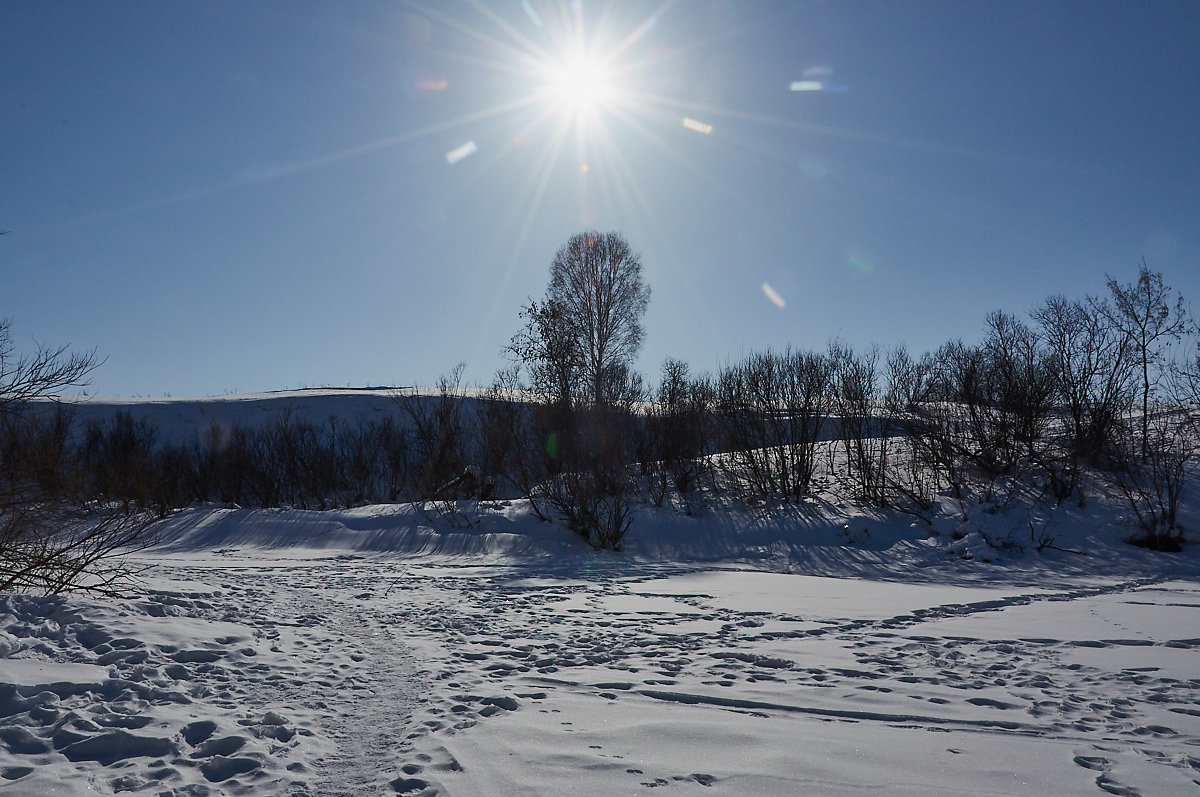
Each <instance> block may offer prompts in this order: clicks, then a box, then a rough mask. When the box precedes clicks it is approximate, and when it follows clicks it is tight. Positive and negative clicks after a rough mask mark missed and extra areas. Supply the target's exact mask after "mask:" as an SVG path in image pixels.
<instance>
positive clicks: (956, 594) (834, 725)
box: [0, 502, 1200, 797]
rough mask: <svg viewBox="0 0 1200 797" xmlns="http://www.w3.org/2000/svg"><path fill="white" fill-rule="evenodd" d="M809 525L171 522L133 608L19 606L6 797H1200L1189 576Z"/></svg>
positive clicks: (1130, 557)
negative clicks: (603, 549) (589, 530)
mask: <svg viewBox="0 0 1200 797" xmlns="http://www.w3.org/2000/svg"><path fill="white" fill-rule="evenodd" d="M804 511H805V510H803V509H802V510H800V511H799V514H795V515H792V516H790V517H784V518H782V519H781V520H779V521H778V522H772V521H771V520H770V518H767V517H766V516H760V515H757V514H753V513H743V514H741V515H721V516H718V517H713V518H701V519H696V518H686V517H681V516H678V515H674V514H672V513H669V512H661V513H657V514H655V513H653V512H651V511H647V512H644V513H643V515H642V516H640V517H639V519H638V522H637V524H636V525H635V530H634V533H633V535H632V536H631V537H630V540H629V545H628V549H627V551H626V553H624V554H611V553H610V554H594V553H591V552H589V551H588V550H587V549H586V548H585V547H584V546H582V544H580V543H578V541H573V540H572V538H571V537H570V535H569V534H568V533H567V532H566V531H565V530H564V529H562V528H561V527H558V526H557V525H555V524H542V523H538V522H536V521H535V520H533V519H532V518H531V517H530V516H529V514H528V510H527V509H525V508H523V507H522V506H521V504H519V503H518V502H511V503H510V502H496V503H495V504H492V505H489V506H487V507H482V506H481V507H477V508H475V509H474V510H473V514H472V515H471V518H472V525H471V526H470V527H468V528H461V527H457V526H453V527H452V526H445V527H441V526H438V525H437V520H438V515H436V513H427V512H422V511H420V510H419V509H418V508H414V507H410V506H379V507H361V508H358V509H353V510H344V511H330V512H302V511H296V510H264V511H247V510H232V509H222V508H216V507H200V508H196V509H193V510H188V511H186V512H182V513H179V514H177V515H175V516H172V517H171V518H169V519H168V520H167V521H165V522H164V524H163V528H162V532H163V533H162V545H161V547H159V548H156V549H154V550H152V551H150V552H147V553H144V554H142V555H140V556H139V557H138V558H137V560H136V561H137V562H139V563H144V564H148V565H151V566H152V570H151V571H150V573H149V576H148V581H147V587H148V590H147V591H146V592H145V594H143V595H140V596H138V597H135V598H133V599H131V600H127V601H112V600H91V599H83V598H69V599H60V598H36V597H30V596H15V595H7V596H0V794H12V795H22V796H24V795H29V796H30V797H41V795H72V796H73V795H83V794H88V795H91V794H97V793H99V794H123V793H131V794H147V795H155V796H156V797H158V796H160V795H161V796H164V797H184V796H185V795H186V796H188V797H206V796H209V795H211V796H214V797H215V796H216V795H267V796H268V797H270V796H272V795H287V796H288V797H317V796H318V795H321V797H326V796H327V795H333V797H357V796H358V795H394V794H402V795H421V796H422V797H433V796H434V795H448V796H450V797H462V796H464V795H480V794H487V795H530V794H532V795H543V794H572V795H611V794H645V793H647V790H648V789H652V790H658V789H665V791H664V792H662V793H667V794H674V793H678V794H705V795H713V794H726V795H746V794H761V795H790V794H850V795H853V794H880V793H886V794H913V795H916V794H934V795H952V794H953V795H962V794H976V795H986V794H1006V795H1007V794H1028V795H1045V794H1056V795H1072V794H1079V795H1084V794H1093V795H1094V794H1105V793H1108V794H1123V795H1132V794H1141V795H1151V794H1153V795H1160V794H1162V795H1174V794H1194V793H1196V789H1197V786H1198V784H1200V752H1198V751H1200V626H1197V625H1196V620H1195V618H1196V617H1197V616H1198V615H1197V610H1198V609H1200V586H1198V584H1200V581H1198V579H1197V578H1196V575H1197V572H1198V568H1197V567H1196V564H1197V562H1196V559H1195V556H1194V555H1192V554H1190V553H1186V552H1185V554H1180V555H1166V554H1154V553H1151V552H1146V551H1142V550H1140V549H1135V548H1132V547H1130V546H1127V545H1124V544H1123V543H1120V542H1115V541H1113V540H1112V539H1111V535H1110V537H1104V536H1096V535H1094V534H1091V532H1089V531H1088V526H1087V525H1086V524H1082V523H1076V524H1074V525H1071V524H1069V523H1066V522H1060V525H1061V527H1062V528H1063V532H1062V537H1063V541H1064V545H1065V546H1070V547H1073V548H1078V549H1080V550H1086V551H1087V552H1088V555H1087V556H1082V555H1074V554H1067V553H1063V552H1049V553H1045V554H1036V555H1030V554H1028V553H1026V552H1021V551H1018V550H1002V549H996V551H997V553H998V554H999V555H1000V558H999V559H998V560H997V561H994V562H988V563H983V562H980V561H978V560H977V559H976V560H973V561H964V560H963V559H962V558H961V552H958V551H956V550H954V545H955V542H954V540H953V538H952V537H950V538H947V537H939V536H937V535H934V536H930V534H929V531H928V527H924V528H923V529H922V528H920V527H918V526H916V525H914V524H912V523H911V520H910V519H907V518H897V519H894V520H889V519H888V518H886V517H878V516H867V515H858V516H845V517H842V516H836V515H833V514H831V515H830V516H829V517H825V518H824V520H822V519H821V518H820V517H815V516H812V515H810V514H804ZM823 511H825V512H826V513H829V512H830V510H829V509H828V508H826V509H825V510H823ZM1016 520H1018V521H1019V520H1020V518H1017V519H1016ZM980 522H983V523H987V522H993V523H1006V524H1010V525H1014V526H1016V527H1019V526H1020V523H1019V522H1016V521H1014V520H1013V519H1012V518H1007V517H1004V516H1003V515H986V516H984V517H983V518H982V519H981V521H980ZM822 524H824V525H822ZM847 527H852V528H854V529H858V532H857V533H856V539H857V542H856V543H854V544H847V540H846V539H845V535H844V534H843V533H842V532H840V531H838V530H839V529H845V528H847ZM984 530H987V529H984ZM994 537H995V535H994V534H993V538H994ZM653 793H656V794H657V793H659V792H657V791H655V792H653Z"/></svg>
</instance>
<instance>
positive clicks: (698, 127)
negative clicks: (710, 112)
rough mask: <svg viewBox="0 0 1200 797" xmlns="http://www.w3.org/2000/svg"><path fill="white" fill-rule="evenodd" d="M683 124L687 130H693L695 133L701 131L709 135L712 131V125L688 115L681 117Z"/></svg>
mask: <svg viewBox="0 0 1200 797" xmlns="http://www.w3.org/2000/svg"><path fill="white" fill-rule="evenodd" d="M683 126H684V127H686V128H687V129H688V130H695V131H696V132H697V133H703V134H704V135H706V136H707V135H710V134H711V133H712V131H713V126H712V125H710V124H705V123H704V122H700V121H697V120H696V119H693V118H692V117H690V116H685V117H683Z"/></svg>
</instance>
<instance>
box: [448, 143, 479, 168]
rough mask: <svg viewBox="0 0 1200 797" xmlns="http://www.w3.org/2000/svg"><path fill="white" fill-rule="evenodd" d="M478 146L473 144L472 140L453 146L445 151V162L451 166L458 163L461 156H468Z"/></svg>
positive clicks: (472, 153) (473, 152)
mask: <svg viewBox="0 0 1200 797" xmlns="http://www.w3.org/2000/svg"><path fill="white" fill-rule="evenodd" d="M478 149H479V148H478V147H476V146H475V142H474V141H468V142H467V143H465V144H463V145H462V146H461V147H455V148H454V149H452V150H450V151H449V152H447V153H446V162H447V163H449V164H450V165H451V166H453V165H454V164H456V163H458V162H459V161H460V160H462V159H463V158H469V157H471V156H472V155H474V154H475V152H476V151H477V150H478Z"/></svg>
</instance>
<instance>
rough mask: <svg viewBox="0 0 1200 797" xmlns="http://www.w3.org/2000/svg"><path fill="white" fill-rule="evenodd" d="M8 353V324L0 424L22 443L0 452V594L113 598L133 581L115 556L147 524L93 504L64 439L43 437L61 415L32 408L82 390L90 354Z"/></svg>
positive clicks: (140, 537)
mask: <svg viewBox="0 0 1200 797" xmlns="http://www.w3.org/2000/svg"><path fill="white" fill-rule="evenodd" d="M13 352H14V347H13V345H12V337H11V334H10V326H9V322H8V321H0V418H3V419H4V420H5V423H6V424H7V426H8V429H9V432H10V433H12V434H14V435H16V437H17V438H18V439H20V440H24V441H26V443H27V444H25V445H20V444H18V445H12V446H9V445H6V446H4V447H3V448H2V449H0V591H6V590H31V591H39V592H44V593H47V594H51V593H59V592H68V591H71V590H89V591H93V592H102V593H110V594H112V593H116V592H118V591H119V590H120V589H121V587H122V586H123V585H124V584H125V583H126V581H127V579H128V577H129V576H131V575H132V571H131V569H130V568H129V567H127V566H126V565H125V564H124V562H123V561H122V559H121V554H123V553H124V552H126V551H128V550H130V549H131V548H133V547H137V546H140V545H145V544H146V543H147V542H148V539H149V537H148V535H147V529H148V523H147V522H146V520H145V519H144V518H142V517H140V516H138V515H135V514H130V513H129V512H126V511H122V510H121V509H120V508H115V507H112V506H107V505H103V504H100V503H98V502H96V501H94V500H92V496H91V495H90V492H89V489H88V485H87V482H86V479H83V478H81V477H79V475H78V474H75V473H73V472H72V468H71V464H70V462H69V461H67V460H66V458H65V456H64V447H63V445H62V440H63V439H64V437H65V433H55V434H50V435H46V434H44V431H45V429H44V427H46V425H47V424H48V423H49V424H52V425H54V424H61V418H62V415H61V414H59V415H54V414H52V413H47V412H45V411H39V408H37V407H35V406H34V405H33V400H34V399H42V400H45V401H49V402H57V401H58V396H57V395H55V394H56V393H58V392H59V391H62V390H65V389H67V388H70V387H82V386H83V385H84V384H86V382H85V380H86V377H87V375H88V374H89V373H90V372H91V371H92V369H93V368H95V367H96V365H97V359H96V355H95V353H94V352H84V353H69V352H68V350H67V348H66V347H60V348H49V347H39V348H38V349H37V351H35V352H34V353H33V354H30V355H23V356H14V354H13ZM60 432H61V430H60ZM38 440H48V441H51V442H52V443H53V445H52V446H49V447H47V446H43V445H39V444H37V442H36V441H38ZM31 441H32V444H29V443H30V442H31ZM51 471H53V472H52V473H51Z"/></svg>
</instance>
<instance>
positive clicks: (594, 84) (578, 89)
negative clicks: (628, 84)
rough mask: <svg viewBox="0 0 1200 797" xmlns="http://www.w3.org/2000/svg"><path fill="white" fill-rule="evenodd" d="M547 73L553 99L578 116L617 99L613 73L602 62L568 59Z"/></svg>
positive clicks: (582, 57) (579, 57) (580, 57)
mask: <svg viewBox="0 0 1200 797" xmlns="http://www.w3.org/2000/svg"><path fill="white" fill-rule="evenodd" d="M548 71H549V75H548V78H549V90H550V91H549V93H550V97H551V99H552V100H553V101H554V102H555V103H556V104H557V105H559V106H560V107H561V108H562V109H564V110H566V111H567V112H569V113H571V114H573V115H575V116H585V115H589V114H591V113H594V112H595V111H597V110H600V109H602V108H604V107H606V106H607V105H608V104H609V103H611V102H612V100H613V99H614V98H615V96H616V84H615V83H614V76H613V72H612V70H611V69H609V68H608V67H607V66H606V65H605V64H604V62H603V61H602V60H601V59H599V58H596V57H593V56H589V55H586V54H580V53H576V54H572V55H568V56H566V57H565V58H564V59H563V60H562V61H561V62H560V63H558V64H556V65H553V66H551V67H550V68H549V70H548Z"/></svg>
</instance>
